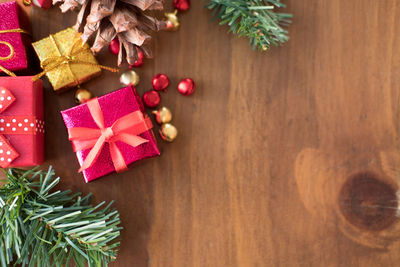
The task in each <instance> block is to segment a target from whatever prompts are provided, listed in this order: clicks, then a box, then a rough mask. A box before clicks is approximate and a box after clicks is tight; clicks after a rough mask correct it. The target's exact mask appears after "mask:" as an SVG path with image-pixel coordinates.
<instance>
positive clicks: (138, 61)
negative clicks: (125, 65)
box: [129, 51, 144, 69]
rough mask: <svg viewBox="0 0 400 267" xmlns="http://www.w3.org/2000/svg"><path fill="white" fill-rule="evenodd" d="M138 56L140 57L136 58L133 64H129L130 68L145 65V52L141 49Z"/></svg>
mask: <svg viewBox="0 0 400 267" xmlns="http://www.w3.org/2000/svg"><path fill="white" fill-rule="evenodd" d="M137 56H138V59H137V60H136V62H135V63H133V65H130V66H129V68H130V69H132V68H134V67H136V68H139V67H141V66H142V65H143V63H144V54H143V52H142V51H139V52H138V55H137Z"/></svg>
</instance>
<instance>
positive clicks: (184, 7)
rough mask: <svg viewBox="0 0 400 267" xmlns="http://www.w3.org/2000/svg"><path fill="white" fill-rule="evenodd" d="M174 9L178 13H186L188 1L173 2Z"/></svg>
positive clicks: (178, 0)
mask: <svg viewBox="0 0 400 267" xmlns="http://www.w3.org/2000/svg"><path fill="white" fill-rule="evenodd" d="M174 7H175V8H176V9H178V10H179V11H186V10H188V9H189V8H190V0H174Z"/></svg>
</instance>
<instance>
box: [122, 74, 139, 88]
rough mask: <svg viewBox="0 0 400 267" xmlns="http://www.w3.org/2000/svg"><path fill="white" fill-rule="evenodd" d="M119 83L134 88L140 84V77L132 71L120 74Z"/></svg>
mask: <svg viewBox="0 0 400 267" xmlns="http://www.w3.org/2000/svg"><path fill="white" fill-rule="evenodd" d="M119 81H120V82H121V83H122V84H124V85H133V86H136V85H138V84H139V82H140V77H139V75H138V74H137V73H136V72H135V71H134V70H128V71H127V72H124V73H122V75H121V77H120V78H119Z"/></svg>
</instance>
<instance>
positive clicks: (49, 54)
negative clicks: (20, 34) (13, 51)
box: [32, 28, 101, 91]
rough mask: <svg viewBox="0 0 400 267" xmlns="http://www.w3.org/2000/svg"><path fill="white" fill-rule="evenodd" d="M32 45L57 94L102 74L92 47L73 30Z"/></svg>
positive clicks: (59, 33)
mask: <svg viewBox="0 0 400 267" xmlns="http://www.w3.org/2000/svg"><path fill="white" fill-rule="evenodd" d="M32 45H33V48H34V49H35V51H36V54H37V55H38V57H39V60H40V65H41V66H42V68H43V69H44V72H45V73H46V76H47V78H48V79H49V81H50V83H51V84H52V86H53V89H54V90H55V91H59V90H60V89H66V88H70V87H74V86H77V85H78V84H81V83H83V82H85V81H87V80H89V79H91V78H92V77H93V76H96V75H98V74H100V73H101V68H100V67H99V66H98V63H97V60H96V58H95V57H94V56H93V53H92V51H91V50H90V47H89V45H88V44H86V43H83V41H82V39H81V34H80V33H78V32H77V31H75V30H74V29H73V28H68V29H66V30H63V31H61V32H58V33H56V34H54V35H51V36H49V37H46V38H44V39H42V40H40V41H37V42H35V43H33V44H32Z"/></svg>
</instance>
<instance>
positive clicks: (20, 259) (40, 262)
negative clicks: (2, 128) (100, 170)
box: [0, 167, 121, 267]
mask: <svg viewBox="0 0 400 267" xmlns="http://www.w3.org/2000/svg"><path fill="white" fill-rule="evenodd" d="M6 175H7V181H6V183H5V184H4V185H3V186H2V187H1V188H0V208H1V211H0V223H1V226H0V265H1V266H10V265H11V264H12V263H14V264H21V265H22V266H57V267H58V266H69V263H70V262H71V261H74V262H75V264H76V266H86V264H88V265H89V266H96V267H97V266H99V267H102V266H107V265H108V263H109V262H111V261H113V260H114V259H115V258H116V255H117V250H118V247H119V240H118V239H119V237H120V230H121V227H119V224H120V219H119V213H118V211H116V210H112V209H111V204H112V203H110V204H108V205H107V206H106V207H104V208H101V207H102V206H104V204H105V202H102V203H100V204H99V205H97V206H96V207H93V206H92V205H91V204H90V202H91V196H90V195H87V196H85V197H83V198H82V197H81V196H80V194H71V193H70V191H69V190H68V191H60V190H58V191H54V190H53V188H54V187H55V186H56V185H57V184H58V182H59V180H60V178H56V179H54V172H53V170H52V169H51V167H50V169H49V170H48V171H47V172H44V171H40V170H37V169H33V170H28V171H26V170H19V169H9V170H8V171H7V172H6Z"/></svg>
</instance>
